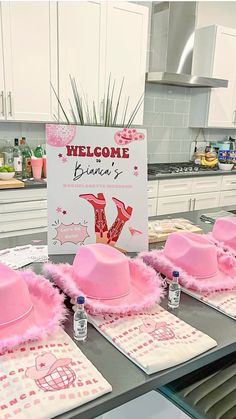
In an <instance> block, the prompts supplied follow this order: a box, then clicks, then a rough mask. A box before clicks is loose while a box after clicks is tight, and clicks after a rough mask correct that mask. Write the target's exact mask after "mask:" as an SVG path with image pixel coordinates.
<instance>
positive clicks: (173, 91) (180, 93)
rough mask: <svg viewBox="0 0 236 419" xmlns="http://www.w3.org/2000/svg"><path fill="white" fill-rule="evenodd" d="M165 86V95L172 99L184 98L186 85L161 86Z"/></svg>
mask: <svg viewBox="0 0 236 419" xmlns="http://www.w3.org/2000/svg"><path fill="white" fill-rule="evenodd" d="M163 87H165V97H168V98H173V99H185V98H186V87H181V86H163Z"/></svg>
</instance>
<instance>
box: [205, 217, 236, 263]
mask: <svg viewBox="0 0 236 419" xmlns="http://www.w3.org/2000/svg"><path fill="white" fill-rule="evenodd" d="M208 237H209V239H210V240H211V241H212V242H213V243H215V244H216V245H217V246H219V247H220V248H222V249H223V250H227V251H229V252H230V253H231V254H232V255H233V256H236V217H225V218H218V220H216V222H215V224H214V227H213V230H212V232H211V233H209V234H208Z"/></svg>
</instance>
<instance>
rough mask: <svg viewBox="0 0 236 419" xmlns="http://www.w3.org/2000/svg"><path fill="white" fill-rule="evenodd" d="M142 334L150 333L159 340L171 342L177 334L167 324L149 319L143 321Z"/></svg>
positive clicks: (140, 328)
mask: <svg viewBox="0 0 236 419" xmlns="http://www.w3.org/2000/svg"><path fill="white" fill-rule="evenodd" d="M139 330H140V332H141V333H148V334H149V335H151V336H152V337H153V338H154V339H157V340H170V339H174V338H175V334H174V332H173V330H172V329H170V327H169V326H168V325H167V323H166V322H158V323H156V322H155V320H153V319H151V318H148V319H145V320H143V324H142V325H141V326H140V327H139Z"/></svg>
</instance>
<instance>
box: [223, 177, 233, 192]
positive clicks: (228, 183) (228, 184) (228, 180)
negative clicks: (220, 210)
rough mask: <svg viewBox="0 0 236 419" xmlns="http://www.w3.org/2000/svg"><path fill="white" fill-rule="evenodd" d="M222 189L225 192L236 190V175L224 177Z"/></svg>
mask: <svg viewBox="0 0 236 419" xmlns="http://www.w3.org/2000/svg"><path fill="white" fill-rule="evenodd" d="M221 189H222V190H223V191H227V190H232V189H236V175H229V176H223V180H222V188H221Z"/></svg>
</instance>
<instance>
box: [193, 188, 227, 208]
mask: <svg viewBox="0 0 236 419" xmlns="http://www.w3.org/2000/svg"><path fill="white" fill-rule="evenodd" d="M191 200H192V205H191V210H192V211H193V210H201V209H207V208H217V207H218V206H219V201H220V192H208V193H201V194H193V195H191Z"/></svg>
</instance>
